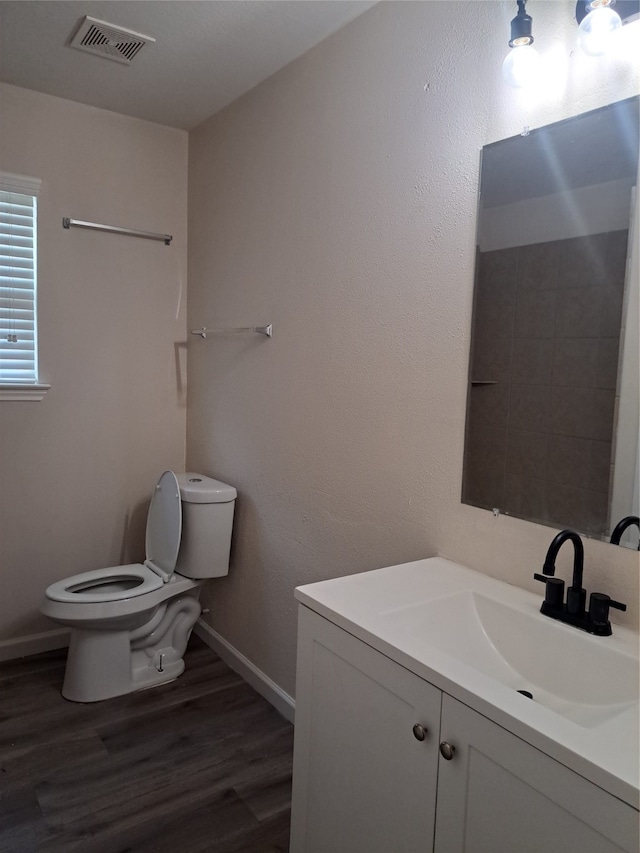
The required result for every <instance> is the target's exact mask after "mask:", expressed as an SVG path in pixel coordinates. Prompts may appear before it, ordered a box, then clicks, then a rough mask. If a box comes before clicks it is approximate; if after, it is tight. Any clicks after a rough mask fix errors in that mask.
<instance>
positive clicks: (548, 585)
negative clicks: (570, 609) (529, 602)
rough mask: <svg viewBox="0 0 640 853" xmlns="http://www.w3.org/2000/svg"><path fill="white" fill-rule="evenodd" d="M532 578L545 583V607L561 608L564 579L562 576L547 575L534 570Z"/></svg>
mask: <svg viewBox="0 0 640 853" xmlns="http://www.w3.org/2000/svg"><path fill="white" fill-rule="evenodd" d="M533 577H534V579H535V580H537V581H542V583H544V584H545V591H544V605H545V606H546V607H554V608H562V605H563V602H564V581H563V580H562V578H554V577H549V575H541V574H538V572H536V573H535V574H534V576H533Z"/></svg>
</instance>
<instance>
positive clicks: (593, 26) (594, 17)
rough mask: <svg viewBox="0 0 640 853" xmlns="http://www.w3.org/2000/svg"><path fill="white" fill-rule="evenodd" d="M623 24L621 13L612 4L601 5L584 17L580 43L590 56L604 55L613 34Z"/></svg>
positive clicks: (579, 31)
mask: <svg viewBox="0 0 640 853" xmlns="http://www.w3.org/2000/svg"><path fill="white" fill-rule="evenodd" d="M621 26H622V21H621V19H620V15H618V13H617V12H614V11H613V9H612V8H611V7H610V6H600V7H599V8H597V9H594V10H593V11H592V12H589V14H588V15H587V16H586V18H583V20H582V22H581V24H580V26H579V27H578V44H579V45H580V47H581V48H582V50H583V51H584V52H585V53H586V54H588V55H589V56H602V55H603V54H604V53H606V52H607V50H608V49H609V41H610V39H611V34H612V33H614V32H615V31H616V30H619V29H620V27H621Z"/></svg>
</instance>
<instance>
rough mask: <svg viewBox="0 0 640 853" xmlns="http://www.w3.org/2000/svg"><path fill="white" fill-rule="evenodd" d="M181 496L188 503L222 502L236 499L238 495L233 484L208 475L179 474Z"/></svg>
mask: <svg viewBox="0 0 640 853" xmlns="http://www.w3.org/2000/svg"><path fill="white" fill-rule="evenodd" d="M177 477H178V485H179V487H180V497H181V498H182V500H183V501H186V503H193V504H221V503H229V501H234V500H235V499H236V497H237V495H238V493H237V492H236V490H235V489H234V488H233V486H228V485H227V484H226V483H221V482H220V480H214V479H213V478H212V477H206V476H205V475H204V474H194V473H193V472H187V473H186V474H178V475H177Z"/></svg>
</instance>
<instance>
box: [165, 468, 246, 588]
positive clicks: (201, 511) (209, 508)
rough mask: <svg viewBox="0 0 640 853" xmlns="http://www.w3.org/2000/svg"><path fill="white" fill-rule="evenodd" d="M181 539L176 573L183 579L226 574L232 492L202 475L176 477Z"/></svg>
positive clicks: (231, 524) (227, 568)
mask: <svg viewBox="0 0 640 853" xmlns="http://www.w3.org/2000/svg"><path fill="white" fill-rule="evenodd" d="M177 478H178V485H179V486H180V497H181V499H182V539H181V540H180V551H179V553H178V562H177V563H176V572H178V573H179V574H181V575H183V576H184V577H187V578H219V577H222V575H226V574H228V573H229V551H230V549H231V529H232V527H233V510H234V507H235V502H236V496H237V493H236V490H235V489H234V488H233V486H228V485H227V484H226V483H221V482H220V480H214V479H212V478H211V477H205V475H204V474H193V473H187V474H178V475H177Z"/></svg>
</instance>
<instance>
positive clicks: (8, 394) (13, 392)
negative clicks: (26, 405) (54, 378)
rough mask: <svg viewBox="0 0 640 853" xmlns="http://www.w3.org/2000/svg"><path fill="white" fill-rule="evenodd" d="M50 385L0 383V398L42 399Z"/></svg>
mask: <svg viewBox="0 0 640 853" xmlns="http://www.w3.org/2000/svg"><path fill="white" fill-rule="evenodd" d="M49 388H51V385H40V384H38V385H0V400H42V398H43V397H44V395H45V394H46V393H47V391H48V390H49Z"/></svg>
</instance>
